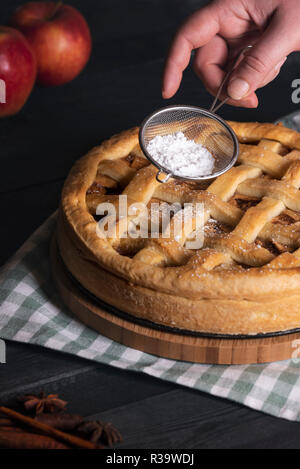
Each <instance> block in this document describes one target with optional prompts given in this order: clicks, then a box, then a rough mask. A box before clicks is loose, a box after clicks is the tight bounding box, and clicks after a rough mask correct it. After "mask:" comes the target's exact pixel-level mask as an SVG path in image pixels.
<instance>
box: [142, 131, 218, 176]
mask: <svg viewBox="0 0 300 469" xmlns="http://www.w3.org/2000/svg"><path fill="white" fill-rule="evenodd" d="M147 150H148V152H149V153H150V155H151V156H152V158H153V159H154V160H155V161H157V163H158V164H160V165H161V166H162V167H163V168H165V169H168V170H169V171H170V172H171V173H172V174H175V175H176V176H183V177H184V176H187V177H193V178H197V177H199V176H209V175H210V174H212V172H213V169H214V158H213V156H212V154H211V153H210V152H209V151H208V150H207V148H205V147H204V146H203V145H201V144H200V143H196V142H195V141H194V140H188V139H187V138H186V137H185V135H184V134H183V132H176V133H174V134H170V135H163V136H161V135H157V136H156V137H154V138H153V139H152V140H150V142H149V144H148V146H147Z"/></svg>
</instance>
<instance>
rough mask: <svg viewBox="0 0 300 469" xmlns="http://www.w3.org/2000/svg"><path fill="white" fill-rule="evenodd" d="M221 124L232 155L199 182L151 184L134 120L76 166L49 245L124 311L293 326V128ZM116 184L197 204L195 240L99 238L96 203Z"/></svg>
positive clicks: (231, 327) (298, 166)
mask: <svg viewBox="0 0 300 469" xmlns="http://www.w3.org/2000/svg"><path fill="white" fill-rule="evenodd" d="M230 125H231V126H232V127H233V129H234V131H235V132H236V134H237V136H238V138H239V141H240V142H241V145H240V147H241V148H240V156H239V159H238V163H237V165H236V166H235V167H234V168H232V169H231V170H229V171H228V172H227V173H225V174H224V175H222V176H220V177H219V178H217V179H216V180H215V181H214V182H212V183H211V184H210V185H209V186H208V187H207V188H205V189H203V187H202V188H201V187H200V186H199V184H196V183H182V182H178V181H175V180H171V181H170V182H168V183H167V184H160V183H159V182H157V181H156V179H155V174H156V171H157V170H156V168H154V167H153V166H152V165H150V164H149V162H148V160H146V159H145V158H144V156H143V154H142V152H141V150H140V148H139V145H138V129H137V128H135V129H131V130H128V131H125V132H123V133H121V134H119V135H116V136H114V137H112V138H111V139H109V140H108V141H106V142H104V143H103V144H102V145H100V146H99V147H96V148H94V149H93V150H91V151H90V152H89V153H88V154H87V155H86V156H84V157H83V158H82V159H80V160H79V161H78V162H77V163H76V164H75V165H74V167H73V168H72V170H71V172H70V174H69V176H68V178H67V180H66V183H65V185H64V189H63V193H62V201H61V208H60V216H59V222H58V243H59V247H60V252H61V255H62V257H63V260H64V262H65V264H66V266H67V267H68V269H69V270H70V271H71V272H72V274H73V275H74V276H75V277H76V278H77V279H78V280H79V282H80V283H81V284H82V285H83V286H84V287H85V288H87V289H88V290H90V291H91V292H92V293H93V294H95V295H96V296H98V297H99V298H101V299H103V300H104V301H106V302H108V303H110V304H112V305H114V306H116V307H118V308H119V309H121V310H123V311H126V312H129V313H131V314H133V315H136V316H139V317H142V318H146V319H149V320H151V321H154V322H157V323H162V324H166V325H169V326H174V327H180V328H184V329H189V330H197V331H205V332H214V333H228V334H241V333H242V334H256V333H261V332H272V331H280V330H287V329H292V328H296V327H299V326H300V302H299V300H300V249H299V246H300V193H299V190H298V189H299V187H300V134H298V133H297V132H295V131H293V130H290V129H286V128H284V127H283V126H280V125H273V124H260V123H237V122H230ZM120 193H122V194H125V195H127V196H128V200H129V201H134V202H143V203H145V204H148V203H150V202H151V201H153V200H159V201H163V202H166V203H168V204H171V203H174V202H179V203H180V204H182V205H183V204H184V203H190V202H193V203H196V202H201V203H203V204H204V208H205V210H204V219H205V222H206V224H205V241H204V248H203V249H201V250H197V251H189V250H187V249H185V247H184V243H185V239H181V240H179V241H175V239H174V238H173V239H172V230H171V239H162V238H160V239H157V240H153V239H152V240H145V239H136V240H130V239H129V240H128V239H127V240H126V239H121V238H113V239H103V238H100V237H99V236H98V234H97V231H96V227H97V221H96V219H95V210H96V207H97V205H98V204H99V203H100V202H105V201H109V202H112V203H116V201H117V199H118V194H120ZM122 222H123V221H122V220H121V221H120V223H122ZM171 223H172V222H171ZM191 231H192V226H191Z"/></svg>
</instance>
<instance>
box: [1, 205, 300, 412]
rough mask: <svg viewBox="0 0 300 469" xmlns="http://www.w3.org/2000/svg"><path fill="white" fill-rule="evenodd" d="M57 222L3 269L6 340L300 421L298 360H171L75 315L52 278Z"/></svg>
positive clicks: (51, 221)
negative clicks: (105, 332) (95, 328)
mask: <svg viewBox="0 0 300 469" xmlns="http://www.w3.org/2000/svg"><path fill="white" fill-rule="evenodd" d="M55 221H56V215H55V214H54V215H53V216H52V217H50V218H49V219H48V220H47V221H46V222H45V223H44V224H43V225H42V226H41V227H40V228H39V229H38V230H37V231H36V232H35V233H34V234H33V235H32V236H31V237H30V238H29V239H28V241H27V242H26V243H25V244H24V245H23V247H22V248H21V249H20V250H19V251H18V252H17V253H16V254H15V256H14V257H13V258H12V259H11V261H10V262H8V264H6V266H4V268H3V269H2V270H1V273H0V337H1V338H3V339H9V340H15V341H18V342H26V343H31V344H38V345H41V346H42V347H47V348H51V349H54V350H60V351H61V352H66V353H71V354H73V355H77V356H79V357H84V358H88V359H90V360H95V361H97V362H101V363H105V364H108V365H111V366H115V367H118V368H122V369H127V370H134V371H138V372H142V373H147V374H149V375H151V376H155V377H157V378H160V379H164V380H167V381H171V382H174V383H178V384H182V385H183V386H188V387H191V388H194V389H198V390H200V391H205V392H208V393H210V394H213V395H216V396H220V397H224V398H227V399H230V400H232V401H236V402H239V403H241V404H244V405H246V406H248V407H251V408H253V409H257V410H260V411H262V412H266V413H268V414H271V415H274V416H277V417H282V418H285V419H289V420H299V421H300V361H299V360H298V359H297V360H289V361H283V362H278V363H271V364H267V365H249V366H220V365H199V364H192V363H187V362H180V361H174V360H167V359H164V358H158V357H156V356H153V355H149V354H146V353H143V352H139V351H137V350H133V349H130V348H128V347H125V346H123V345H120V344H118V343H116V342H113V341H111V340H110V339H107V338H106V337H103V336H102V335H99V334H98V333H97V332H95V331H93V330H91V329H89V328H87V327H86V326H84V325H83V324H82V323H80V322H79V321H77V320H76V319H74V318H72V316H71V315H70V314H69V313H68V310H67V308H66V307H65V306H64V305H63V303H62V301H61V300H60V298H59V296H58V293H57V291H56V289H55V285H54V282H53V279H52V278H51V271H50V265H49V246H50V239H51V236H52V233H53V231H54V228H55ZM1 366H9V363H7V364H6V365H1Z"/></svg>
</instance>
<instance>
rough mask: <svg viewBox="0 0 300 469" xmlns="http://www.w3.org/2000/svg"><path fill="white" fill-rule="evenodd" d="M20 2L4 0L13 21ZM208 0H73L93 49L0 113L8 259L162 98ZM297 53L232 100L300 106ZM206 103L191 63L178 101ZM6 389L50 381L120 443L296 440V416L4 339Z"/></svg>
mask: <svg viewBox="0 0 300 469" xmlns="http://www.w3.org/2000/svg"><path fill="white" fill-rule="evenodd" d="M20 3H22V2H20V1H14V0H13V1H11V0H10V1H9V0H1V7H0V22H1V23H2V24H5V23H6V21H7V19H8V18H9V16H10V15H11V13H12V12H13V11H14V8H15V7H16V6H17V5H19V4H20ZM203 3H204V2H203V1H200V0H82V1H79V0H73V1H72V2H71V4H72V5H73V6H75V7H78V8H79V9H80V11H81V12H82V13H83V14H84V16H85V17H86V19H87V21H88V23H89V25H90V27H91V31H92V36H93V52H92V57H91V60H90V62H89V64H88V66H87V67H86V69H85V70H84V72H83V73H82V74H81V75H80V76H79V77H78V78H77V79H76V80H74V81H73V82H72V83H70V84H67V85H65V86H63V87H59V88H41V87H36V88H35V89H34V91H33V93H32V95H31V97H30V99H29V101H28V103H27V104H26V106H25V107H24V109H23V110H22V111H21V112H20V113H19V114H18V115H17V116H15V117H12V118H9V119H2V120H0V161H1V164H0V168H1V169H0V171H1V177H0V213H1V222H0V236H1V237H0V239H1V249H0V263H3V262H5V261H6V260H7V258H8V257H9V256H10V255H12V254H13V253H14V252H15V250H16V249H17V248H18V247H19V246H20V245H21V244H22V243H23V241H25V239H26V238H27V237H28V236H29V235H30V234H31V233H32V231H33V230H34V229H35V228H37V227H38V226H39V225H40V224H41V223H42V222H43V221H44V220H45V219H46V218H47V217H48V216H49V215H50V214H51V213H52V212H53V211H54V210H55V209H56V208H57V206H58V202H59V197H60V191H61V187H62V183H63V180H64V178H65V177H66V175H67V173H68V171H69V169H70V167H71V166H72V164H73V162H74V161H75V160H76V159H77V158H78V157H80V156H81V155H83V154H84V153H85V152H86V151H87V150H89V149H90V148H91V147H92V146H93V145H95V144H97V143H99V142H101V141H102V140H103V139H105V138H107V137H109V136H110V135H111V134H113V133H116V132H118V131H120V130H123V129H126V128H129V127H132V126H134V125H137V124H139V123H140V122H141V120H142V119H143V118H144V117H145V115H147V114H148V113H150V112H151V111H153V110H154V109H155V108H157V107H160V106H162V105H164V102H163V100H162V98H161V95H160V81H161V72H162V68H163V62H164V56H165V53H166V51H167V47H168V44H169V42H170V39H171V37H172V35H173V33H174V31H175V30H176V27H177V26H178V25H179V24H180V23H181V22H182V21H183V20H184V18H185V17H186V16H187V15H188V14H190V13H191V12H193V11H194V10H196V9H197V8H198V7H199V6H201V5H202V4H203ZM299 64H300V55H299V54H292V55H291V56H290V57H289V58H288V61H287V63H286V64H285V65H284V67H283V69H282V72H281V74H280V76H279V77H278V78H277V79H276V80H275V81H274V82H273V83H272V84H270V85H268V86H267V87H265V88H264V89H263V90H260V91H259V93H258V94H259V98H260V105H259V107H258V108H257V109H255V110H246V109H238V108H233V107H228V106H225V107H224V108H223V109H222V111H221V115H222V117H225V118H230V119H236V120H258V121H273V120H275V119H276V118H278V117H279V116H281V115H284V114H287V113H289V112H293V111H296V110H297V108H299V105H298V106H297V105H296V104H293V103H292V100H291V93H292V88H291V83H292V81H293V80H294V79H295V78H300V71H299ZM171 102H174V103H189V104H194V105H199V106H202V107H208V106H209V104H210V103H211V97H210V96H209V95H208V93H207V92H206V91H205V89H204V87H203V85H202V84H201V82H200V81H199V80H198V79H197V78H196V77H195V75H194V74H193V72H192V71H191V70H190V69H189V70H188V71H186V72H185V74H184V80H183V84H182V86H181V89H180V92H179V93H178V94H177V95H176V97H175V98H174V99H172V100H171V101H170V103H171ZM7 348H8V351H7V364H6V365H0V399H1V402H2V403H9V402H12V401H13V400H14V398H15V397H16V396H17V395H20V394H23V393H27V392H30V393H33V392H37V391H40V390H41V389H44V390H45V391H47V392H49V393H50V392H51V393H52V392H57V393H59V394H61V396H62V397H63V398H64V399H66V400H68V401H69V402H70V410H72V411H75V412H77V413H81V414H83V415H85V416H93V417H95V416H99V415H100V416H101V418H102V419H104V420H110V421H112V422H113V423H114V424H115V425H116V426H117V427H118V428H119V429H120V430H121V432H122V433H123V435H124V438H125V441H124V443H123V444H122V445H121V447H124V448H295V447H300V425H299V424H297V423H289V422H286V421H283V420H280V419H275V418H272V417H269V416H265V415H263V414H262V413H258V412H255V411H252V410H249V409H247V408H245V407H242V406H240V405H238V404H234V403H231V402H229V401H226V400H222V399H218V398H214V397H212V396H209V395H207V394H202V393H200V392H198V391H197V392H196V391H193V390H189V389H187V388H184V387H180V386H176V385H172V384H169V383H165V382H163V381H160V380H157V379H154V378H150V377H147V376H144V375H141V374H136V373H133V372H129V371H120V370H117V369H115V368H110V367H108V366H103V365H97V364H94V363H92V362H89V361H87V360H82V359H78V358H75V357H70V356H68V355H64V354H61V353H55V352H51V351H48V350H45V349H42V348H38V347H34V346H30V345H21V344H13V343H8V344H7Z"/></svg>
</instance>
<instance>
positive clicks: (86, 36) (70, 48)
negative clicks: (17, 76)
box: [11, 2, 92, 86]
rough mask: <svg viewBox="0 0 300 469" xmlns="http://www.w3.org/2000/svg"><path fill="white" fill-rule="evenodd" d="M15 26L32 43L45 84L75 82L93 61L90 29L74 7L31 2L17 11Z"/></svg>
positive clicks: (41, 81)
mask: <svg viewBox="0 0 300 469" xmlns="http://www.w3.org/2000/svg"><path fill="white" fill-rule="evenodd" d="M11 23H12V24H13V25H14V26H15V27H16V28H18V29H19V30H21V31H22V32H23V34H24V35H25V36H26V38H27V40H28V41H29V43H30V44H31V46H32V48H33V50H34V52H35V55H36V59H37V65H38V82H39V83H40V84H42V85H46V86H51V85H62V84H64V83H67V82H69V81H71V80H73V79H74V78H75V77H76V76H77V75H78V74H79V73H80V72H81V70H82V69H83V68H84V66H85V65H86V63H87V61H88V60H89V57H90V54H91V44H92V41H91V34H90V30H89V27H88V25H87V23H86V21H85V19H84V18H83V16H82V15H81V14H80V13H79V11H78V10H76V9H75V8H73V7H71V6H68V5H63V4H61V3H54V2H28V3H26V4H25V5H22V6H21V7H19V8H18V9H17V10H16V12H15V14H14V15H13V17H12V19H11Z"/></svg>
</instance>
